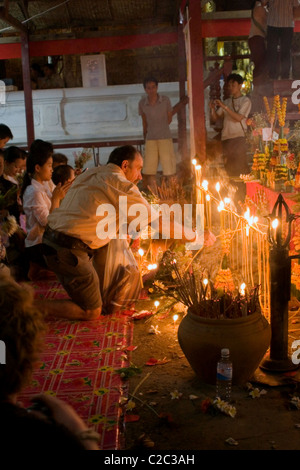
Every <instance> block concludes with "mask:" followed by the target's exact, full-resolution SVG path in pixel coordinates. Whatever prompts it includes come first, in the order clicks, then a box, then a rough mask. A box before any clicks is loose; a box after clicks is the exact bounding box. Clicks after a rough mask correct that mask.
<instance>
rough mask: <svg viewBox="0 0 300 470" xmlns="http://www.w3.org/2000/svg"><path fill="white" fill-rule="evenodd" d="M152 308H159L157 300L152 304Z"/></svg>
mask: <svg viewBox="0 0 300 470" xmlns="http://www.w3.org/2000/svg"><path fill="white" fill-rule="evenodd" d="M154 306H155V308H156V309H157V307H158V306H159V301H158V300H156V301H155V302H154Z"/></svg>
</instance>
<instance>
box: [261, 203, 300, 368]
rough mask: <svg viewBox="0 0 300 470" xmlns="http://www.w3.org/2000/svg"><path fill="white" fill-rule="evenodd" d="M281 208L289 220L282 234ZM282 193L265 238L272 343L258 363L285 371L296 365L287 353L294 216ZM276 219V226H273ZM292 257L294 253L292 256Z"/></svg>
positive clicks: (271, 216)
mask: <svg viewBox="0 0 300 470" xmlns="http://www.w3.org/2000/svg"><path fill="white" fill-rule="evenodd" d="M283 211H285V221H286V223H287V224H288V232H287V235H286V236H285V237H284V235H283V220H284V219H283V217H284V214H283ZM294 218H295V216H294V214H291V212H290V210H289V207H288V205H287V204H286V202H285V200H284V198H283V196H282V195H281V194H279V196H278V198H277V201H276V203H275V205H274V208H273V211H272V213H271V214H270V216H269V217H268V219H269V228H268V242H269V244H270V245H271V249H270V294H271V299H270V306H271V316H270V322H271V343H270V352H269V357H267V358H266V359H265V360H264V361H263V362H262V363H261V365H260V367H261V368H262V369H264V370H266V371H273V372H287V371H291V370H295V369H297V368H298V366H297V365H295V364H293V363H292V361H291V359H290V358H289V356H288V302H289V300H290V292H291V257H290V256H289V243H290V241H291V225H292V222H293V220H294ZM276 219H277V221H278V225H277V227H276V228H274V227H273V226H272V223H273V221H274V220H276ZM293 258H294V257H293Z"/></svg>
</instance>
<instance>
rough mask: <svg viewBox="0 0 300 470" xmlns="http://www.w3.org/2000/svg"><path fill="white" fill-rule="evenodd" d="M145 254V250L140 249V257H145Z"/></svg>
mask: <svg viewBox="0 0 300 470" xmlns="http://www.w3.org/2000/svg"><path fill="white" fill-rule="evenodd" d="M144 253H145V252H144V250H143V249H142V248H140V249H139V255H140V256H143V255H144Z"/></svg>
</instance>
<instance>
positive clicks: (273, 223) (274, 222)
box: [272, 219, 279, 228]
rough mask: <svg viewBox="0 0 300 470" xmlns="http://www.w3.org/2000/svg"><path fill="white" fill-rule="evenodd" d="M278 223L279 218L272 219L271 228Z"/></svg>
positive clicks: (275, 226)
mask: <svg viewBox="0 0 300 470" xmlns="http://www.w3.org/2000/svg"><path fill="white" fill-rule="evenodd" d="M278 224H279V220H278V219H274V220H272V227H273V228H277V227H278Z"/></svg>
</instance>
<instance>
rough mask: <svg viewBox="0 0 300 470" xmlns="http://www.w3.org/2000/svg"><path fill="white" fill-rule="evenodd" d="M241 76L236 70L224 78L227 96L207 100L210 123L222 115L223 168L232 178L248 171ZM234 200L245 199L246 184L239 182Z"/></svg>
mask: <svg viewBox="0 0 300 470" xmlns="http://www.w3.org/2000/svg"><path fill="white" fill-rule="evenodd" d="M242 86H243V78H242V77H241V76H240V75H239V74H236V73H232V74H230V75H229V76H228V77H227V87H228V92H229V95H230V98H227V99H226V100H225V101H224V102H223V101H221V100H214V101H212V102H211V103H210V110H211V115H210V118H211V122H212V123H215V122H216V120H217V119H218V118H219V117H221V118H223V128H222V134H221V140H222V151H223V160H224V168H225V170H226V173H227V174H228V176H229V177H231V178H234V179H236V178H239V176H240V174H247V173H249V172H250V169H249V165H248V161H247V160H248V159H247V141H246V130H247V124H246V119H247V117H248V116H249V113H250V110H251V101H250V99H249V98H248V96H245V95H243V94H242ZM237 186H238V188H239V189H238V193H237V200H236V203H238V202H239V200H242V202H243V199H244V196H245V188H244V186H245V184H244V183H240V182H239V183H238V185H237Z"/></svg>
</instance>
